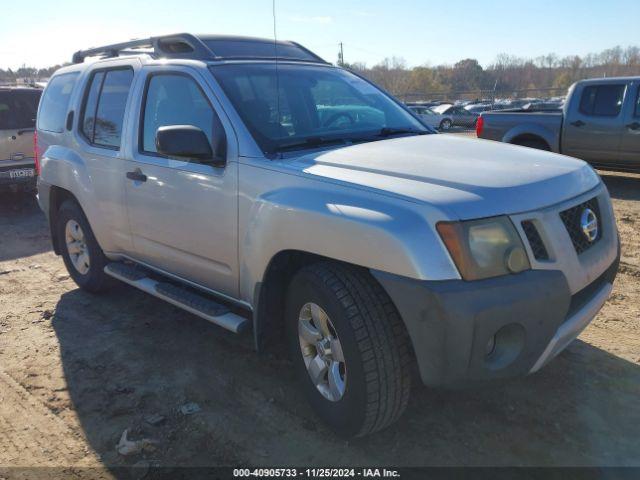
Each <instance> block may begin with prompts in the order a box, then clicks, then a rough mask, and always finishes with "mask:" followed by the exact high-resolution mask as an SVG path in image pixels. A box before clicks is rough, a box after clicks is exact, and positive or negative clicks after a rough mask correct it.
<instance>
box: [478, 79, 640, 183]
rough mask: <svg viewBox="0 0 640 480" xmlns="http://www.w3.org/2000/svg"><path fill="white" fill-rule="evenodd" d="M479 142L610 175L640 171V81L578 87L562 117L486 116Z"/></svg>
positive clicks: (604, 81) (535, 114)
mask: <svg viewBox="0 0 640 480" xmlns="http://www.w3.org/2000/svg"><path fill="white" fill-rule="evenodd" d="M476 132H477V134H478V137H479V138H484V139H488V140H496V141H499V142H505V143H513V144H516V145H523V146H526V147H533V148H538V149H541V150H550V151H552V152H556V153H562V154H563V155H568V156H571V157H576V158H579V159H581V160H585V161H587V162H589V163H590V164H591V165H593V166H595V167H598V168H603V169H606V170H620V171H628V172H640V78H639V77H625V78H598V79H592V80H583V81H580V82H577V83H576V84H574V85H573V86H572V87H571V88H570V89H569V93H568V95H567V101H566V102H565V105H564V108H563V110H562V112H518V111H509V112H485V113H483V114H482V116H481V117H480V119H479V120H478V124H477V127H476Z"/></svg>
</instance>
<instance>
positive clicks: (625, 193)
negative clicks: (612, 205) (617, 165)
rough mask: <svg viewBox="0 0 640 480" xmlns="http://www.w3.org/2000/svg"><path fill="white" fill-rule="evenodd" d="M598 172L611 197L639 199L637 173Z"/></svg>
mask: <svg viewBox="0 0 640 480" xmlns="http://www.w3.org/2000/svg"><path fill="white" fill-rule="evenodd" d="M599 173H600V176H601V177H602V181H603V182H604V183H605V185H606V186H607V188H608V189H609V193H610V195H611V196H612V197H613V198H616V199H618V200H640V176H639V175H634V174H613V173H607V172H599Z"/></svg>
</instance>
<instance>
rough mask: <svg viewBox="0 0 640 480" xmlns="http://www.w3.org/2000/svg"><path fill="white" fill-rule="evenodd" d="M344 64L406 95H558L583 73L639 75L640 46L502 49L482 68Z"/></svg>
mask: <svg viewBox="0 0 640 480" xmlns="http://www.w3.org/2000/svg"><path fill="white" fill-rule="evenodd" d="M344 66H345V67H347V68H349V69H351V70H353V71H355V72H357V73H359V74H361V75H363V76H364V77H366V78H368V79H370V80H372V81H373V82H375V83H376V84H378V85H380V86H381V87H383V88H384V89H386V90H388V91H389V92H391V93H393V94H394V95H397V96H399V97H401V98H403V99H405V100H411V99H416V100H417V99H420V100H429V99H436V100H439V99H453V98H483V97H484V98H488V97H491V96H493V95H494V94H495V96H498V97H499V96H509V97H511V96H515V97H527V96H542V97H551V96H562V95H564V94H565V93H566V90H567V88H568V87H569V86H571V84H573V83H574V82H576V81H578V80H582V79H585V78H596V77H605V76H606V77H613V76H627V75H629V76H637V75H640V47H636V46H632V47H627V48H622V47H619V46H618V47H614V48H610V49H607V50H604V51H602V52H600V53H595V54H588V55H585V56H582V57H581V56H579V55H571V56H566V57H559V56H558V55H556V54H553V53H551V54H548V55H543V56H540V57H537V58H533V59H528V58H522V57H518V56H514V55H509V54H500V55H498V56H497V58H496V60H495V61H494V62H493V63H492V64H491V65H489V66H487V67H486V68H483V67H482V66H481V65H480V64H479V63H478V61H477V60H475V59H472V58H467V59H464V60H460V61H459V62H457V63H455V64H454V65H438V66H430V65H422V66H417V67H413V68H408V67H407V65H406V62H405V61H404V59H402V58H400V57H392V58H386V59H385V60H383V61H382V62H380V63H378V64H377V65H374V66H373V67H371V68H368V67H367V66H366V65H365V64H362V63H352V64H344Z"/></svg>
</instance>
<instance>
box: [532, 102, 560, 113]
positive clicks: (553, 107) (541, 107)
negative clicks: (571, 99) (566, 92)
mask: <svg viewBox="0 0 640 480" xmlns="http://www.w3.org/2000/svg"><path fill="white" fill-rule="evenodd" d="M522 110H526V111H529V112H553V111H558V110H562V103H561V102H530V103H526V104H524V105H523V106H522Z"/></svg>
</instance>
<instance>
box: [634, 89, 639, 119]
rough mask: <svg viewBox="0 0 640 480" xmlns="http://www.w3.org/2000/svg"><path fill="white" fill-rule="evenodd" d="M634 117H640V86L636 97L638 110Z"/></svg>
mask: <svg viewBox="0 0 640 480" xmlns="http://www.w3.org/2000/svg"><path fill="white" fill-rule="evenodd" d="M633 115H634V116H635V117H640V86H639V87H638V94H637V95H636V110H635V113H634V114H633Z"/></svg>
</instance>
